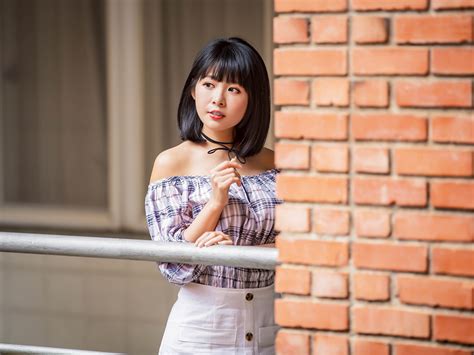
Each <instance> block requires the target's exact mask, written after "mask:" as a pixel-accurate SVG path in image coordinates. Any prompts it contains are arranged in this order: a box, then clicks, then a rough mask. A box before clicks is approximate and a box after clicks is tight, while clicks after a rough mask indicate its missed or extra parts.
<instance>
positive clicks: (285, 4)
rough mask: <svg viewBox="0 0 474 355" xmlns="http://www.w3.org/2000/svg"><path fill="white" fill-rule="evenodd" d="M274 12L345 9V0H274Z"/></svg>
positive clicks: (334, 10) (337, 10) (336, 10)
mask: <svg viewBox="0 0 474 355" xmlns="http://www.w3.org/2000/svg"><path fill="white" fill-rule="evenodd" d="M274 4H275V12H295V11H301V12H339V11H345V10H347V0H333V1H326V0H275V2H274Z"/></svg>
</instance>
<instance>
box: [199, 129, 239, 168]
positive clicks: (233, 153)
mask: <svg viewBox="0 0 474 355" xmlns="http://www.w3.org/2000/svg"><path fill="white" fill-rule="evenodd" d="M201 135H202V136H203V137H204V138H205V139H207V140H208V141H209V142H212V143H215V144H218V145H220V146H221V147H222V148H213V149H210V150H208V151H207V154H213V153H215V152H216V151H218V150H227V156H228V157H229V160H232V158H234V157H237V159H238V160H239V162H241V163H242V164H245V162H246V161H247V160H246V159H245V158H242V159H241V158H240V156H239V151H238V150H237V149H235V148H234V142H219V141H216V140H214V139H212V138H211V137H208V136H206V135H205V134H204V133H203V132H201ZM224 144H232V147H231V148H229V147H226V146H225V145H224Z"/></svg>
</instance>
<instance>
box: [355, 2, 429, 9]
mask: <svg viewBox="0 0 474 355" xmlns="http://www.w3.org/2000/svg"><path fill="white" fill-rule="evenodd" d="M352 8H353V9H354V10H357V11H373V10H386V11H396V10H426V9H427V8H428V0H384V1H380V0H353V1H352Z"/></svg>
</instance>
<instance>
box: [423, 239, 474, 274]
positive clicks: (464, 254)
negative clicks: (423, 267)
mask: <svg viewBox="0 0 474 355" xmlns="http://www.w3.org/2000/svg"><path fill="white" fill-rule="evenodd" d="M431 270H432V271H433V272H434V273H436V274H444V275H456V276H471V277H474V250H472V249H454V248H447V247H438V246H433V250H432V251H431Z"/></svg>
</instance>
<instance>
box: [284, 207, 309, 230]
mask: <svg viewBox="0 0 474 355" xmlns="http://www.w3.org/2000/svg"><path fill="white" fill-rule="evenodd" d="M275 216H276V217H275V229H276V230H278V231H284V232H309V231H310V229H311V216H310V209H309V208H308V207H303V206H294V205H289V204H286V203H284V204H281V205H277V206H275Z"/></svg>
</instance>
